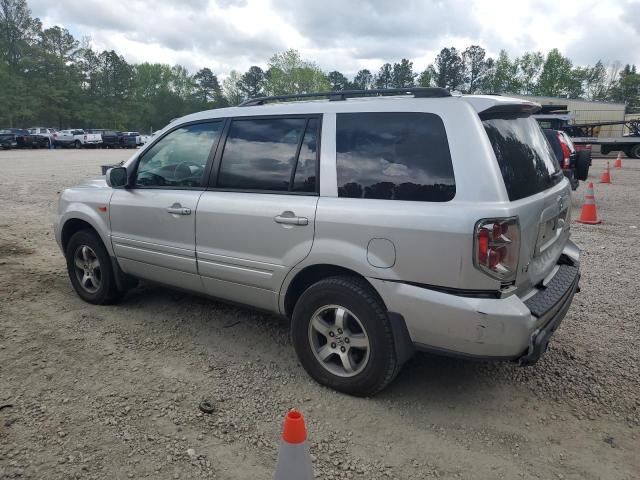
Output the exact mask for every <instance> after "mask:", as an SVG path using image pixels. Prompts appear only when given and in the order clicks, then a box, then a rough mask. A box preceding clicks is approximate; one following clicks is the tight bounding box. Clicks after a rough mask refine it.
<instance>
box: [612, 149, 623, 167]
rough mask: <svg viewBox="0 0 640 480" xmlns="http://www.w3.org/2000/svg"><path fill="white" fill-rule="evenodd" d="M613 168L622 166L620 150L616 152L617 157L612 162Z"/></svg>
mask: <svg viewBox="0 0 640 480" xmlns="http://www.w3.org/2000/svg"><path fill="white" fill-rule="evenodd" d="M613 168H622V152H618V158H616V161H615V162H613Z"/></svg>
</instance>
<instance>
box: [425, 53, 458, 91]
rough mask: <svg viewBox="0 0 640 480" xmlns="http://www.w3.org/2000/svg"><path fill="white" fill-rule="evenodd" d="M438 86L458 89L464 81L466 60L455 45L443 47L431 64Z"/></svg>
mask: <svg viewBox="0 0 640 480" xmlns="http://www.w3.org/2000/svg"><path fill="white" fill-rule="evenodd" d="M430 69H431V71H432V77H433V79H434V82H435V84H436V86H437V87H442V88H448V89H450V90H457V89H459V88H460V87H462V86H463V83H464V76H465V70H464V62H463V60H462V57H461V56H460V53H458V50H457V49H456V48H455V47H451V48H443V49H442V50H440V53H438V56H437V57H436V60H435V62H434V63H433V65H431V66H430Z"/></svg>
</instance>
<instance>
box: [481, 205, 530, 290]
mask: <svg viewBox="0 0 640 480" xmlns="http://www.w3.org/2000/svg"><path fill="white" fill-rule="evenodd" d="M474 237H475V240H474V265H475V266H476V268H478V269H479V270H481V271H483V272H484V273H486V274H487V275H489V276H491V277H493V278H496V279H498V280H501V281H509V280H513V279H514V278H515V276H516V272H517V270H518V257H519V255H520V226H519V225H518V218H517V217H509V218H492V219H485V220H480V221H479V222H478V223H476V227H475V232H474Z"/></svg>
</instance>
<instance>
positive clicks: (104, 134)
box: [85, 128, 123, 148]
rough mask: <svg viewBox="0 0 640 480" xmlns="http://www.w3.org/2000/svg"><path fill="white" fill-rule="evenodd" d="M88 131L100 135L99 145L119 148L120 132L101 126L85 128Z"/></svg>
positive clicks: (121, 137)
mask: <svg viewBox="0 0 640 480" xmlns="http://www.w3.org/2000/svg"><path fill="white" fill-rule="evenodd" d="M85 131H86V132H88V133H92V134H99V135H100V137H101V140H102V141H101V142H100V146H101V147H103V148H121V147H122V144H123V136H122V132H117V131H115V130H105V129H103V128H92V129H88V130H85Z"/></svg>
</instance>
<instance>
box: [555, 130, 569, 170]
mask: <svg viewBox="0 0 640 480" xmlns="http://www.w3.org/2000/svg"><path fill="white" fill-rule="evenodd" d="M558 140H559V141H560V147H561V148H562V157H563V162H562V168H564V169H567V168H569V167H570V166H571V150H569V145H567V142H566V141H565V139H564V138H563V137H562V135H560V134H558Z"/></svg>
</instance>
